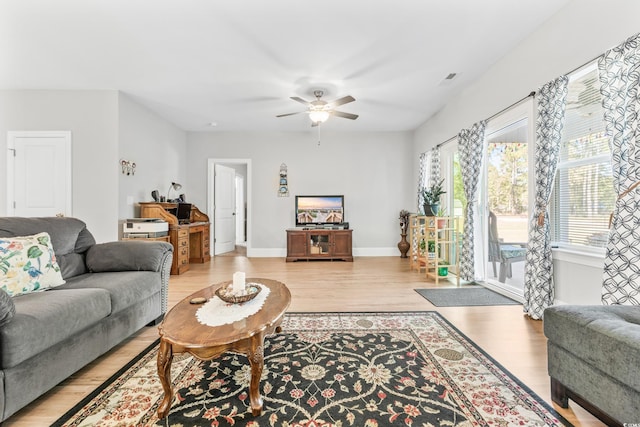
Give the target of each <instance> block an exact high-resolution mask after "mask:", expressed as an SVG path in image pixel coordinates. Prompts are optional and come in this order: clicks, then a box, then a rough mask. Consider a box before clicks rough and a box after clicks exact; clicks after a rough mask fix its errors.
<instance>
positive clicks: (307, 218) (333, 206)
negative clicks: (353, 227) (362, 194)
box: [296, 196, 344, 227]
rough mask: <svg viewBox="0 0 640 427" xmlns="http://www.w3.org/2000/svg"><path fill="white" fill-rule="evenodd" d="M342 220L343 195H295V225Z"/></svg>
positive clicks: (333, 222)
mask: <svg viewBox="0 0 640 427" xmlns="http://www.w3.org/2000/svg"><path fill="white" fill-rule="evenodd" d="M343 222H344V196H296V226H298V227H304V226H308V225H325V224H342V223H343Z"/></svg>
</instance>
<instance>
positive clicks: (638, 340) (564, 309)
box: [544, 305, 640, 391]
mask: <svg viewBox="0 0 640 427" xmlns="http://www.w3.org/2000/svg"><path fill="white" fill-rule="evenodd" d="M544 333H545V335H546V336H547V338H548V339H549V341H551V342H553V343H554V344H555V345H557V346H559V347H561V348H563V349H565V350H566V351H568V352H569V353H572V354H573V355H575V356H577V357H578V358H580V359H581V360H584V361H585V362H586V363H588V364H589V365H592V366H594V367H596V368H598V369H600V370H601V371H603V372H604V373H606V374H607V375H609V376H611V377H613V378H615V379H616V380H618V381H620V382H621V383H623V384H627V385H629V386H630V387H631V388H633V389H635V390H637V391H640V375H638V373H637V369H638V366H640V307H637V306H600V305H595V306H577V305H561V306H554V307H550V308H547V309H546V310H545V312H544Z"/></svg>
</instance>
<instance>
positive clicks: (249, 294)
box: [216, 283, 262, 304]
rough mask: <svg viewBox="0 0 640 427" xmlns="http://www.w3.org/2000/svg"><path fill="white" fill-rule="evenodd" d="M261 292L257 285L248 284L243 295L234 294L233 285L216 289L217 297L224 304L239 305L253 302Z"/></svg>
mask: <svg viewBox="0 0 640 427" xmlns="http://www.w3.org/2000/svg"><path fill="white" fill-rule="evenodd" d="M261 290H262V288H261V287H260V286H259V285H258V284H257V283H247V284H246V285H245V288H244V291H243V292H242V293H240V294H235V293H233V284H231V283H230V284H228V285H227V286H221V287H219V288H218V289H216V295H217V296H218V298H220V299H221V300H222V301H224V302H228V303H232V304H239V303H242V302H247V301H251V300H252V299H254V298H255V297H256V295H258V294H259V293H260V291H261Z"/></svg>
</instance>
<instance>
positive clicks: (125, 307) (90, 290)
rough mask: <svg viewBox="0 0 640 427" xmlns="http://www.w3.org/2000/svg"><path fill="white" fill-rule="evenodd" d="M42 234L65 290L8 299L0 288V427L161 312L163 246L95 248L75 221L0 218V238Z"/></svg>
mask: <svg viewBox="0 0 640 427" xmlns="http://www.w3.org/2000/svg"><path fill="white" fill-rule="evenodd" d="M43 231H44V232H47V233H49V235H50V236H51V243H52V244H53V250H54V252H55V257H56V258H57V262H58V264H59V267H60V270H61V273H62V277H63V279H64V280H65V281H66V283H64V284H62V285H60V286H57V287H54V288H51V289H48V290H44V291H40V292H33V293H28V294H25V295H19V296H14V297H8V294H7V293H6V292H4V291H3V290H1V289H0V293H3V295H2V298H0V300H1V301H2V304H0V421H3V420H5V419H7V418H8V417H10V416H11V415H12V414H14V413H15V412H16V411H18V410H19V409H21V408H22V407H24V406H25V405H27V404H28V403H30V402H32V401H33V400H35V399H36V398H37V397H39V396H41V395H42V394H43V393H45V392H46V391H48V390H50V389H51V388H52V387H54V386H55V385H56V384H58V383H60V382H61V381H62V380H64V379H65V378H67V377H68V376H69V375H71V374H72V373H74V372H76V371H77V370H79V369H80V368H82V367H83V366H85V365H86V364H88V363H89V362H91V361H93V360H94V359H96V358H97V357H98V356H100V355H102V354H104V353H106V352H107V351H108V350H109V349H111V348H112V347H114V346H115V345H116V344H118V343H120V342H122V341H123V340H124V339H126V338H127V337H129V336H130V335H131V334H133V333H134V332H136V331H138V330H139V329H141V328H142V327H144V326H145V325H151V324H157V323H158V322H159V321H160V320H161V319H162V317H163V316H164V313H165V312H166V310H167V290H168V283H169V271H170V268H171V260H172V251H173V248H172V246H171V245H170V244H168V243H164V242H138V241H135V242H132V241H120V242H110V243H103V244H96V242H95V240H94V238H93V236H92V235H91V233H90V232H89V230H87V228H86V225H85V223H84V222H82V221H80V220H78V219H74V218H15V217H2V218H0V239H1V238H7V237H15V236H28V235H34V234H36V233H39V232H43ZM1 273H2V272H0V274H1Z"/></svg>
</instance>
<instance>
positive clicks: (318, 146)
mask: <svg viewBox="0 0 640 427" xmlns="http://www.w3.org/2000/svg"><path fill="white" fill-rule="evenodd" d="M318 147H320V124H318Z"/></svg>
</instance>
